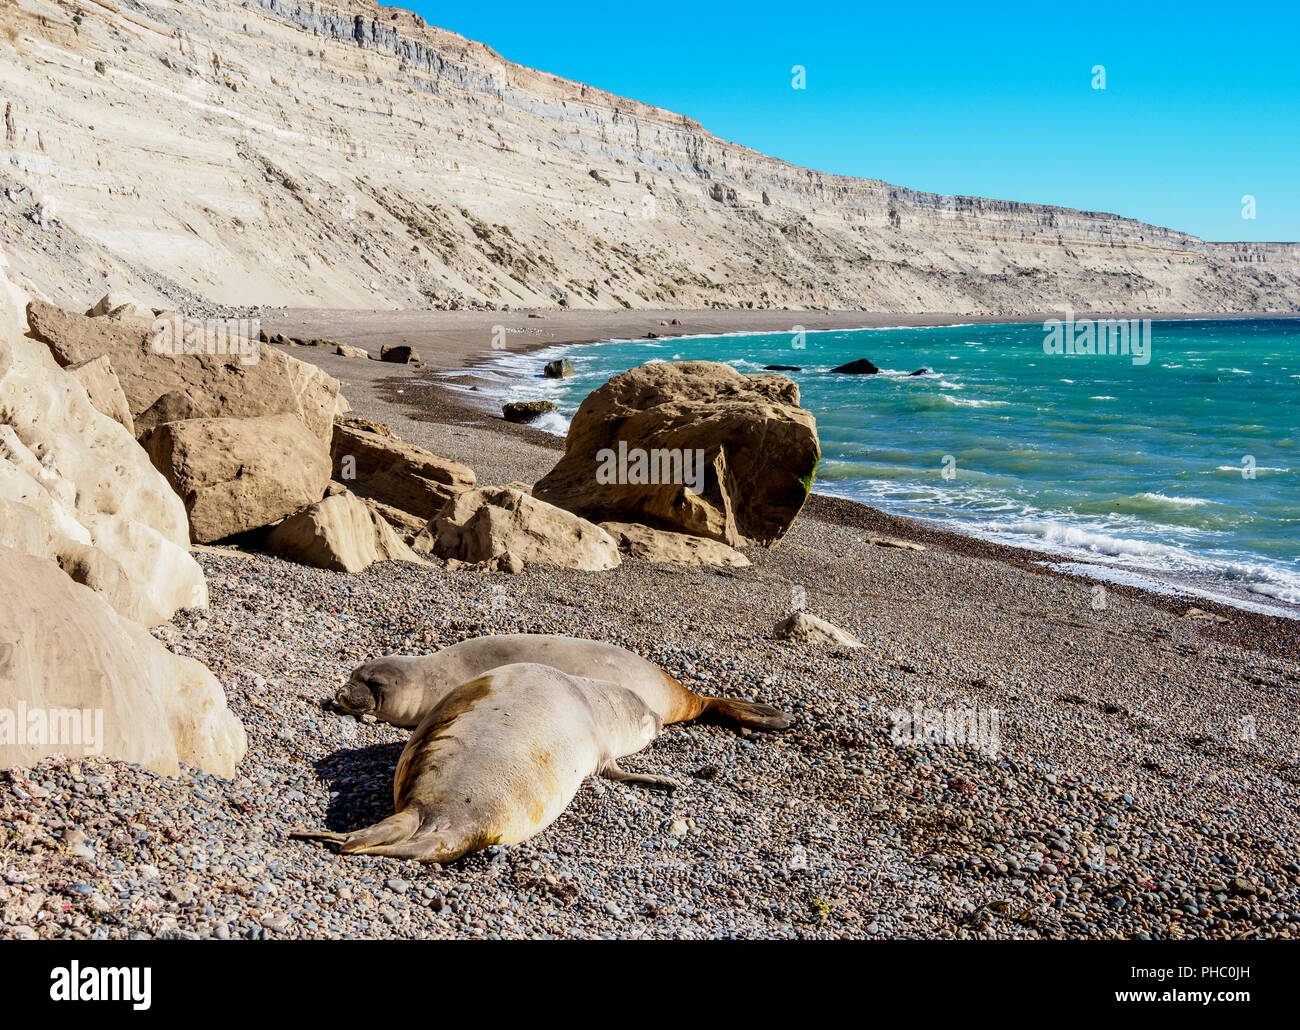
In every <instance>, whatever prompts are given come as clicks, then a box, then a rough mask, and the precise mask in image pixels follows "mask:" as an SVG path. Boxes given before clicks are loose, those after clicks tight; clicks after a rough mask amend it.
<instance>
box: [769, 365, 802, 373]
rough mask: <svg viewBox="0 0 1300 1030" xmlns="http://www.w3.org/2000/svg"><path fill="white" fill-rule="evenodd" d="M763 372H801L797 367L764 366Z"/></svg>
mask: <svg viewBox="0 0 1300 1030" xmlns="http://www.w3.org/2000/svg"><path fill="white" fill-rule="evenodd" d="M763 370H764V371H765V372H802V371H803V369H802V368H801V367H800V366H799V365H764V366H763Z"/></svg>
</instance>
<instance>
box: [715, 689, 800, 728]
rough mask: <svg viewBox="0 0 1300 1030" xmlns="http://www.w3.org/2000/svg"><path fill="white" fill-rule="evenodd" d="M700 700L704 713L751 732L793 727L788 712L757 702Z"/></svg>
mask: <svg viewBox="0 0 1300 1030" xmlns="http://www.w3.org/2000/svg"><path fill="white" fill-rule="evenodd" d="M702 700H703V701H704V710H705V711H706V712H712V713H713V714H714V715H717V716H720V717H721V718H723V719H730V720H731V721H732V722H735V723H739V724H740V725H741V726H748V727H749V728H750V729H752V730H785V729H789V728H790V727H791V726H793V725H794V716H793V715H791V714H790V713H789V712H783V711H781V709H779V708H773V707H772V706H771V705H765V704H761V703H760V702H758V701H742V700H740V699H739V698H734V697H705V698H702Z"/></svg>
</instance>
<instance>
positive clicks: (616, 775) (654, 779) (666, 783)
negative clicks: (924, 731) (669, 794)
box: [598, 758, 681, 790]
mask: <svg viewBox="0 0 1300 1030" xmlns="http://www.w3.org/2000/svg"><path fill="white" fill-rule="evenodd" d="M598 775H600V776H603V777H605V779H607V780H617V781H618V782H619V783H644V784H647V785H648V786H651V787H663V788H664V789H665V790H677V789H678V788H679V787H681V784H680V783H678V782H677V781H676V780H674V779H670V778H669V777H667V776H655V775H653V774H651V773H636V772H628V771H627V770H626V769H620V768H619V765H618V762H616V761H614V759H612V758H611V759H610V760H609V761H608V762H606V763H605V764H604V765H602V766H601V767H600V770H599V773H598Z"/></svg>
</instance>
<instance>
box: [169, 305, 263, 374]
mask: <svg viewBox="0 0 1300 1030" xmlns="http://www.w3.org/2000/svg"><path fill="white" fill-rule="evenodd" d="M151 331H152V334H153V336H152V339H151V341H150V346H151V347H152V348H153V352H154V353H155V354H169V355H171V356H172V357H179V356H181V355H187V354H235V355H238V356H239V361H240V364H243V365H256V364H257V363H258V361H259V360H261V357H262V345H261V343H260V342H259V339H260V337H261V332H262V323H261V322H260V321H259V320H258V319H255V318H204V319H187V318H185V317H184V316H182V315H170V316H166V317H161V318H158V319H155V320H154V323H153V327H152V330H151Z"/></svg>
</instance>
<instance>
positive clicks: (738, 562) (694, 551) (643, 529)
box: [600, 522, 750, 569]
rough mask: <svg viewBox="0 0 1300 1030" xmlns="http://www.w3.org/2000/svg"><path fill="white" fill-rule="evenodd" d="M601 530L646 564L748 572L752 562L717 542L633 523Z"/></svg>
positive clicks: (604, 524)
mask: <svg viewBox="0 0 1300 1030" xmlns="http://www.w3.org/2000/svg"><path fill="white" fill-rule="evenodd" d="M600 528H601V529H603V530H604V531H605V532H606V533H608V534H609V535H610V536H612V537H613V538H614V541H615V542H616V543H617V544H618V549H619V550H620V551H622V552H623V553H624V554H630V555H632V556H633V557H635V558H644V559H645V560H646V561H653V562H667V563H669V564H673V565H723V566H727V567H729V568H733V569H744V568H748V567H749V564H750V561H749V559H748V558H746V557H745V556H744V555H743V554H741V553H740V552H739V551H737V550H736V549H735V548H732V547H728V546H727V545H726V544H724V543H722V542H721V541H718V540H710V539H708V538H707V537H702V536H688V535H687V534H686V533H670V532H668V531H667V530H663V529H653V528H651V527H650V526H641V525H637V524H635V523H631V522H602V523H601V524H600Z"/></svg>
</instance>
